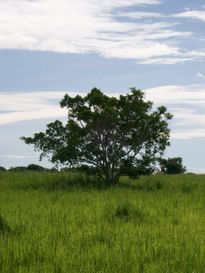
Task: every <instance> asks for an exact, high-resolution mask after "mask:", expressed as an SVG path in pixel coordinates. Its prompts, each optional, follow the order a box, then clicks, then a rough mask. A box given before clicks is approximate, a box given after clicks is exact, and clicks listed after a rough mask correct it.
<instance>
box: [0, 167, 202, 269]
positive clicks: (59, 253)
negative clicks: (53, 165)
mask: <svg viewBox="0 0 205 273" xmlns="http://www.w3.org/2000/svg"><path fill="white" fill-rule="evenodd" d="M0 272H1V273H31V272H32V273H34V272H35V273H41V272H42V273H72V272H76V273H80V272H86V273H112V272H115V273H132V272H136V273H204V272H205V176H204V175H179V176H150V177H142V178H140V179H139V180H136V181H131V180H128V179H126V178H123V179H122V181H121V183H120V185H119V186H116V187H112V188H109V189H105V188H103V187H98V186H97V185H95V186H94V187H91V186H89V181H88V180H86V178H85V177H80V176H79V175H71V174H61V173H41V174H40V173H32V172H30V173H3V172H2V173H0Z"/></svg>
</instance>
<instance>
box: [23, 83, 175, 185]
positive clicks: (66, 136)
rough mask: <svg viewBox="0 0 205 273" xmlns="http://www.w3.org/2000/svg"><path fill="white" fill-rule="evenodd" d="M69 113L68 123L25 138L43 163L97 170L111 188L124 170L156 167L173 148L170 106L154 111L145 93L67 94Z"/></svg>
mask: <svg viewBox="0 0 205 273" xmlns="http://www.w3.org/2000/svg"><path fill="white" fill-rule="evenodd" d="M60 105H61V107H66V108H67V110H68V121H67V123H66V124H65V125H64V124H63V123H62V122H61V121H59V120H56V121H55V122H52V123H49V124H48V125H47V128H46V131H45V132H39V133H36V134H34V136H33V137H22V140H23V141H25V143H26V144H33V145H34V148H35V150H37V151H41V155H40V159H42V158H43V157H45V156H50V160H51V161H52V162H60V163H63V164H67V165H70V166H79V165H81V164H87V165H88V166H94V167H95V168H96V169H97V170H98V171H99V172H100V173H101V174H102V175H103V176H104V177H105V179H106V182H107V183H108V184H109V185H110V184H112V183H116V182H117V181H118V179H119V176H120V175H121V173H122V171H123V172H124V173H125V170H127V171H128V172H129V170H130V169H132V168H133V167H136V166H140V164H141V165H142V162H146V163H148V162H149V163H150V162H153V161H154V159H155V158H156V156H159V154H160V155H161V154H162V153H163V151H164V150H165V148H166V146H167V145H169V134H170V130H169V128H168V123H167V121H168V120H169V119H171V118H172V115H171V114H170V113H168V112H167V110H166V107H164V106H160V107H158V108H157V109H156V110H155V111H152V102H150V101H146V100H145V97H144V93H143V92H142V91H141V90H137V89H135V88H131V92H130V93H129V94H126V95H120V96H119V97H110V96H108V95H106V94H103V93H102V92H101V91H100V90H99V89H97V88H93V89H92V90H91V92H90V93H88V94H87V95H86V96H85V97H82V96H79V95H77V96H75V97H71V96H69V95H68V94H66V95H65V96H64V98H63V99H62V101H61V102H60Z"/></svg>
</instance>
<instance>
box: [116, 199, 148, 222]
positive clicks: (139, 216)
mask: <svg viewBox="0 0 205 273" xmlns="http://www.w3.org/2000/svg"><path fill="white" fill-rule="evenodd" d="M113 216H114V217H116V218H118V219H122V220H125V221H134V222H137V223H142V222H144V221H145V218H146V217H145V214H144V212H143V211H142V209H139V208H138V207H136V206H134V205H132V204H131V203H129V202H126V203H121V204H119V205H118V206H117V208H116V209H115V211H114V215H113Z"/></svg>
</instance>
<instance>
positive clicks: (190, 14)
mask: <svg viewBox="0 0 205 273" xmlns="http://www.w3.org/2000/svg"><path fill="white" fill-rule="evenodd" d="M173 16H174V17H178V18H189V19H196V20H201V21H205V10H188V11H185V12H181V13H177V14H174V15H173Z"/></svg>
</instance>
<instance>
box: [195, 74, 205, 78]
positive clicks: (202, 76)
mask: <svg viewBox="0 0 205 273" xmlns="http://www.w3.org/2000/svg"><path fill="white" fill-rule="evenodd" d="M196 75H197V77H199V78H201V79H204V78H205V76H204V74H202V73H197V74H196Z"/></svg>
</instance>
